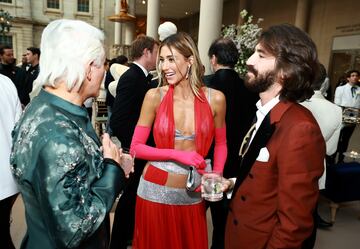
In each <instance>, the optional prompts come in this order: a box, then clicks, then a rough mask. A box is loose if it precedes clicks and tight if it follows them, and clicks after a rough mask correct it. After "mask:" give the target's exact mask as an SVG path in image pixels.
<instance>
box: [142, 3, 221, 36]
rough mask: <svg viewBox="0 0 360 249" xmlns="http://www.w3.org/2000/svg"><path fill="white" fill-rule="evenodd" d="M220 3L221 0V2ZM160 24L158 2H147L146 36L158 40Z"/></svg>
mask: <svg viewBox="0 0 360 249" xmlns="http://www.w3.org/2000/svg"><path fill="white" fill-rule="evenodd" d="M221 1H222V0H221ZM159 24H160V0H148V1H147V19H146V35H147V36H150V37H152V38H154V39H155V40H158V33H157V30H158V27H159Z"/></svg>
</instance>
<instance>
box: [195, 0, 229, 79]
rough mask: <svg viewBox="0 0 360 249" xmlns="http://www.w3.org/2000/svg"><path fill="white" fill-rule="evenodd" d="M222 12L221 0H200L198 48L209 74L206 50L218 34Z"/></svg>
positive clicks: (206, 72) (206, 71)
mask: <svg viewBox="0 0 360 249" xmlns="http://www.w3.org/2000/svg"><path fill="white" fill-rule="evenodd" d="M222 14H223V0H201V2H200V21H199V42H198V48H199V53H200V59H201V62H202V63H203V64H204V66H205V74H210V73H211V71H210V61H209V57H208V50H209V47H210V45H211V43H212V42H213V41H214V40H215V39H216V38H218V37H219V36H220V31H221V23H222Z"/></svg>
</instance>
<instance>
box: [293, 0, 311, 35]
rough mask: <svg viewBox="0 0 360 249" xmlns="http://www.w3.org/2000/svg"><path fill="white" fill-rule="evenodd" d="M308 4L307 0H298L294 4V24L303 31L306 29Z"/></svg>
mask: <svg viewBox="0 0 360 249" xmlns="http://www.w3.org/2000/svg"><path fill="white" fill-rule="evenodd" d="M309 5H310V2H309V0H298V1H297V6H296V16H295V26H296V27H298V28H300V29H301V30H303V31H305V32H306V31H307V19H308V16H309V15H308V14H309Z"/></svg>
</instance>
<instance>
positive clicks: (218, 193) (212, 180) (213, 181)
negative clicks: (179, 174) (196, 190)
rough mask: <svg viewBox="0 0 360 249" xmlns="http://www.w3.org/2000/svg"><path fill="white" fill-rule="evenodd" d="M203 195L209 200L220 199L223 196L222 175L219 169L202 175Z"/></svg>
mask: <svg viewBox="0 0 360 249" xmlns="http://www.w3.org/2000/svg"><path fill="white" fill-rule="evenodd" d="M201 196H202V197H203V198H204V199H205V200H207V201H220V200H221V199H222V198H223V192H222V177H221V173H220V172H218V171H209V172H206V173H204V174H203V176H202V177H201Z"/></svg>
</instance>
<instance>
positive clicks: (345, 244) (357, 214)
mask: <svg viewBox="0 0 360 249" xmlns="http://www.w3.org/2000/svg"><path fill="white" fill-rule="evenodd" d="M349 150H355V151H358V152H359V151H360V125H358V126H357V128H356V130H355V132H354V134H353V136H352V138H351V141H350V145H349ZM359 180H360V179H359ZM359 191H360V190H359ZM319 212H320V215H321V216H322V217H323V218H324V219H327V220H330V219H329V216H330V209H329V203H328V201H327V200H325V199H323V198H321V199H320V202H319ZM12 216H13V222H12V227H11V231H12V236H13V240H14V244H15V246H16V247H17V248H19V246H20V243H21V239H22V237H23V236H24V233H25V229H26V224H25V221H24V207H23V204H22V201H21V198H18V200H17V201H16V203H15V205H14V208H13V214H12ZM208 224H209V226H208V227H209V239H211V233H212V224H211V218H210V216H209V212H208ZM358 248H360V202H352V203H348V204H346V205H343V206H341V207H340V209H339V210H338V213H337V215H336V222H335V224H334V226H333V227H332V228H330V229H328V230H320V229H318V233H317V239H316V245H315V249H358Z"/></svg>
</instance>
